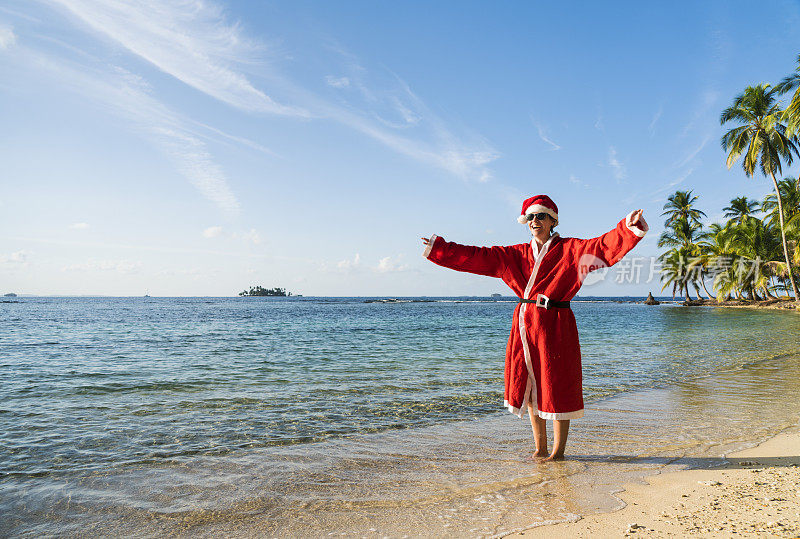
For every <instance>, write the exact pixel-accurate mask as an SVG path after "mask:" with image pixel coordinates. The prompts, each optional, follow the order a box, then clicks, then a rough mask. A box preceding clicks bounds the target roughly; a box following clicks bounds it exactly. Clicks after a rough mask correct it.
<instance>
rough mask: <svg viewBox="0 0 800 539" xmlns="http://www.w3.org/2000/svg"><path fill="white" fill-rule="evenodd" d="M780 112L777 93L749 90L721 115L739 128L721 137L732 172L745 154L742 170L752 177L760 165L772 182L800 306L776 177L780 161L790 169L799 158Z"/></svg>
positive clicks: (722, 121) (763, 86) (767, 87)
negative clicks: (794, 156)
mask: <svg viewBox="0 0 800 539" xmlns="http://www.w3.org/2000/svg"><path fill="white" fill-rule="evenodd" d="M780 116H781V112H780V110H779V108H778V103H777V102H776V100H775V90H774V89H772V88H771V87H770V85H769V84H759V85H758V86H748V87H747V88H745V90H744V92H742V93H741V94H740V95H738V96H736V98H735V99H734V100H733V104H732V105H731V106H730V107H728V108H726V109H725V110H723V111H722V114H721V115H720V119H719V121H720V124H723V125H724V124H726V123H728V122H735V123H738V124H740V125H739V126H737V127H734V128H733V129H731V130H730V131H728V132H727V133H725V134H724V135H723V136H722V148H723V149H724V150H725V151H726V152H727V153H728V158H727V161H726V164H727V165H728V168H731V166H733V164H734V163H735V162H736V160H737V159H739V157H741V156H742V154H744V159H743V160H742V167H743V168H744V172H745V174H746V175H747V176H748V177H750V176H752V175H753V172H755V169H756V165H760V168H761V172H762V173H763V174H764V176H769V177H770V178H772V185H773V187H774V188H775V194H776V195H777V201H778V217H779V218H780V229H781V241H782V243H783V256H784V258H785V259H786V267H787V270H788V272H789V282H790V283H791V285H792V291H793V292H794V299H795V301H798V302H800V295H798V291H797V283H795V281H794V275H793V274H792V265H791V262H790V261H789V248H788V246H787V244H786V230H785V228H784V222H783V208H782V204H781V198H780V195H779V193H778V182H777V180H776V179H775V173H776V172H778V173H780V172H781V160H783V161H784V162H785V163H786V164H787V165H789V164H791V162H792V157H793V156H792V154H793V153H794V154H795V155H797V154H798V149H797V146H796V145H795V143H794V141H793V140H792V139H791V138H790V137H789V136H787V135H786V126H785V125H784V124H782V123H781V121H780Z"/></svg>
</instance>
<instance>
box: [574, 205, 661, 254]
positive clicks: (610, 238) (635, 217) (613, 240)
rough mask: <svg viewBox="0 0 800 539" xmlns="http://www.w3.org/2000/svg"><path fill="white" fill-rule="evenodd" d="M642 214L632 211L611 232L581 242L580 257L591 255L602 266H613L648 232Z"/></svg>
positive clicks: (648, 228) (638, 211) (641, 212)
mask: <svg viewBox="0 0 800 539" xmlns="http://www.w3.org/2000/svg"><path fill="white" fill-rule="evenodd" d="M642 214H643V210H634V211H632V212H631V213H629V214H628V215H627V216H625V218H624V219H622V220H621V221H620V222H619V223H617V226H616V227H615V228H614V229H613V230H611V231H609V232H606V233H605V234H603V235H602V236H598V237H597V238H592V239H590V240H581V248H580V251H581V252H580V255H582V256H583V255H593V256H594V257H597V258H598V259H600V261H602V262H603V264H602V265H605V266H613V265H614V264H616V263H617V262H619V261H620V260H621V259H622V257H624V256H625V255H626V254H628V252H629V251H630V250H631V249H633V248H634V247H635V246H636V244H637V243H639V241H640V240H641V239H642V238H643V237H644V235H645V234H646V233H647V231H648V230H650V227H649V226H647V221H645V220H644V216H643V215H642Z"/></svg>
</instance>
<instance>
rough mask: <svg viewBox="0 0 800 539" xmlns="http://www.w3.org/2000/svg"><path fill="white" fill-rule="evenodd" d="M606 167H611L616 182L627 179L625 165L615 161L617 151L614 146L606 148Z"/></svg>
mask: <svg viewBox="0 0 800 539" xmlns="http://www.w3.org/2000/svg"><path fill="white" fill-rule="evenodd" d="M608 166H610V167H611V169H612V171H613V172H614V177H615V178H616V179H617V180H624V179H625V178H626V177H627V175H628V172H627V170H626V169H625V165H624V164H623V163H622V162H621V161H620V160H619V159H617V149H616V148H614V146H609V147H608Z"/></svg>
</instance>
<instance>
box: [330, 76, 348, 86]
mask: <svg viewBox="0 0 800 539" xmlns="http://www.w3.org/2000/svg"><path fill="white" fill-rule="evenodd" d="M325 83H326V84H327V85H328V86H332V87H334V88H347V87H349V86H350V79H349V78H348V77H334V76H332V75H328V76H327V77H325Z"/></svg>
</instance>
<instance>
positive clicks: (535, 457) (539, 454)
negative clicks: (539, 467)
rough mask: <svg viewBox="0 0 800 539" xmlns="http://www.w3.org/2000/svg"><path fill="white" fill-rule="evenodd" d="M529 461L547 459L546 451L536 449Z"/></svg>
mask: <svg viewBox="0 0 800 539" xmlns="http://www.w3.org/2000/svg"><path fill="white" fill-rule="evenodd" d="M530 458H531V460H539V459H544V458H547V449H537V450H536V451H535V452H534V453H533V454H532V455H531V456H530Z"/></svg>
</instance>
